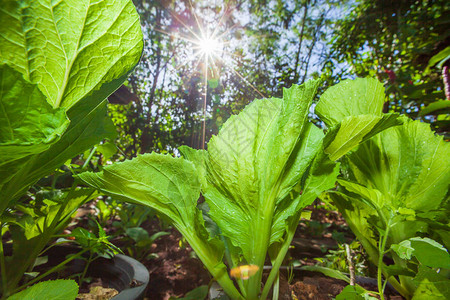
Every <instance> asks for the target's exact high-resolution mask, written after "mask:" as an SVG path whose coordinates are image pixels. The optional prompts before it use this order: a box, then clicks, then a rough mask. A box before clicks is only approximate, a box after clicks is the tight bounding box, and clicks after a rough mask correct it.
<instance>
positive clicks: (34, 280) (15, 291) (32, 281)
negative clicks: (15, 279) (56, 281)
mask: <svg viewBox="0 0 450 300" xmlns="http://www.w3.org/2000/svg"><path fill="white" fill-rule="evenodd" d="M88 250H89V249H84V250H82V251H80V252H78V253H77V254H75V255H72V256H71V257H69V258H67V259H66V260H64V261H63V262H62V263H60V264H58V265H56V266H54V267H53V268H51V269H50V270H48V271H47V272H45V273H44V274H42V275H40V276H38V277H36V278H34V279H33V280H30V281H28V282H27V283H25V284H24V285H22V286H20V287H18V288H17V289H15V290H14V291H13V294H14V293H17V292H18V291H20V290H23V289H24V288H26V287H27V286H29V285H32V284H33V283H35V282H38V281H39V280H41V279H43V278H45V277H46V276H48V275H50V274H51V273H53V272H56V271H58V270H59V269H60V268H61V267H63V266H65V265H66V264H67V263H69V262H70V261H72V260H74V259H75V258H78V257H79V256H81V255H83V254H84V253H85V252H87V251H88Z"/></svg>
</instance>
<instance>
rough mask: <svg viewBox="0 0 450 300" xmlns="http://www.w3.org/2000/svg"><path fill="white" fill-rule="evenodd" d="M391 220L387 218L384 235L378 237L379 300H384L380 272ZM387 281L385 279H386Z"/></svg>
mask: <svg viewBox="0 0 450 300" xmlns="http://www.w3.org/2000/svg"><path fill="white" fill-rule="evenodd" d="M391 220H392V218H389V220H388V221H387V224H386V232H385V234H384V235H380V241H379V246H378V249H379V250H378V254H379V255H378V271H377V273H378V274H377V275H378V276H377V281H378V292H379V294H380V299H381V300H384V287H385V285H383V278H382V271H383V257H384V253H385V252H384V250H385V248H386V243H387V239H388V235H389V229H390V226H391ZM386 280H387V278H386Z"/></svg>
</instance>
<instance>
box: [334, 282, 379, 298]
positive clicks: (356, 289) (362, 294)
mask: <svg viewBox="0 0 450 300" xmlns="http://www.w3.org/2000/svg"><path fill="white" fill-rule="evenodd" d="M375 299H378V298H376V297H373V296H371V295H370V294H369V292H368V291H366V290H365V289H363V288H361V287H360V286H352V285H347V286H346V287H345V288H344V289H343V290H342V292H340V293H339V295H337V296H336V300H375Z"/></svg>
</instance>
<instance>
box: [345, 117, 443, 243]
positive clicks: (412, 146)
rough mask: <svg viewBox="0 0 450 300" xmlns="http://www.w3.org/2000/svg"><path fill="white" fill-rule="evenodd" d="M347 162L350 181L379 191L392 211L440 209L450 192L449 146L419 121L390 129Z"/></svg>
mask: <svg viewBox="0 0 450 300" xmlns="http://www.w3.org/2000/svg"><path fill="white" fill-rule="evenodd" d="M347 159H348V163H349V171H350V173H349V174H350V176H349V178H348V179H349V180H350V181H354V182H358V183H359V184H361V185H363V186H365V187H367V188H370V189H376V190H378V191H379V192H380V193H381V194H383V196H384V201H385V203H384V204H385V205H388V206H390V207H392V209H396V208H399V207H405V208H409V209H413V210H423V211H429V210H433V209H437V208H438V207H439V206H440V204H441V202H442V200H443V199H444V197H445V195H446V193H447V191H448V183H449V182H450V145H449V144H448V143H445V142H444V141H443V139H442V137H438V136H435V135H434V134H433V132H432V131H431V130H430V127H429V125H427V124H424V123H421V122H419V121H415V122H407V123H406V124H404V125H402V126H397V127H393V128H390V129H387V130H386V131H384V132H382V133H380V134H379V135H378V136H376V137H374V138H373V139H371V140H370V141H368V142H367V143H364V144H363V145H361V146H360V147H359V148H358V150H357V151H355V152H354V153H351V154H349V155H348V156H347ZM399 242H400V241H399Z"/></svg>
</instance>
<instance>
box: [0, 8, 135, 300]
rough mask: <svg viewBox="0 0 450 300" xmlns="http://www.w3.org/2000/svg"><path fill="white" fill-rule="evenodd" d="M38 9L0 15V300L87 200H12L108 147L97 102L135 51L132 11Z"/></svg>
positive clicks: (74, 196) (106, 125) (108, 130)
mask: <svg viewBox="0 0 450 300" xmlns="http://www.w3.org/2000/svg"><path fill="white" fill-rule="evenodd" d="M47 2H48V1H13V0H7V1H3V2H2V9H1V10H0V28H1V29H0V91H1V92H0V99H1V100H0V104H1V106H2V107H3V110H2V112H1V113H0V120H1V121H2V122H1V125H0V150H1V152H2V154H3V153H4V154H5V155H2V157H1V158H0V199H1V200H0V216H1V221H2V224H1V225H2V235H3V234H4V233H5V232H6V231H7V230H8V229H9V230H11V233H12V236H13V237H12V238H13V240H14V242H15V243H14V252H13V256H11V257H6V259H5V257H4V252H3V247H2V248H1V249H0V250H1V251H0V258H1V259H0V262H1V269H2V274H1V277H2V286H1V287H2V294H3V296H8V294H9V293H11V291H14V290H16V288H17V285H18V283H19V281H20V279H21V277H22V275H23V273H24V272H25V271H26V270H27V269H29V268H31V267H32V266H33V264H34V260H35V259H36V258H37V257H38V254H39V253H40V252H41V251H42V249H43V248H44V247H45V245H46V244H47V243H48V242H49V241H50V239H51V238H52V236H53V235H54V234H55V233H56V232H57V231H58V230H61V229H62V227H61V226H63V224H66V222H67V221H68V219H69V218H70V216H71V215H72V213H73V211H74V210H75V209H76V208H77V206H78V205H81V204H82V203H83V202H84V201H86V200H87V199H88V198H89V195H81V194H83V193H85V191H83V190H80V191H76V185H74V186H73V187H72V189H71V191H70V192H69V193H68V194H66V195H65V196H64V197H63V198H58V197H55V198H52V197H50V198H48V199H45V200H44V201H43V203H44V204H42V203H38V201H35V200H37V199H36V198H37V197H36V198H35V195H33V194H30V198H31V199H29V198H26V197H24V198H23V199H21V197H22V196H23V195H24V194H25V193H26V191H27V190H28V189H29V187H30V186H31V185H33V184H35V183H36V182H37V181H38V180H39V179H40V178H42V177H44V176H47V175H48V174H50V173H52V172H53V171H54V170H55V169H57V168H59V167H60V166H61V165H63V164H64V163H66V162H67V161H68V160H69V159H71V158H73V157H75V156H76V155H78V154H80V153H82V152H84V151H86V150H87V149H89V148H91V147H93V146H94V145H96V144H98V143H99V142H100V141H102V140H103V139H104V138H109V139H111V138H113V137H114V134H115V129H114V127H113V125H112V122H111V121H110V120H109V119H108V118H107V117H106V100H105V98H106V97H107V96H108V95H109V94H111V93H112V92H113V91H114V90H115V89H117V88H118V87H119V86H120V85H121V84H122V82H123V81H124V80H125V78H126V77H127V76H128V74H129V73H130V71H131V70H132V69H133V67H134V65H135V64H136V63H137V62H138V60H139V57H140V54H141V51H142V46H143V41H142V33H141V30H140V24H139V18H138V15H137V13H136V12H135V9H134V6H133V4H132V2H131V1H127V0H104V1H98V2H96V4H95V5H93V4H91V3H90V1H87V0H84V1H71V0H66V1H59V2H57V3H56V2H55V3H47ZM53 187H54V186H53ZM80 193H81V194H80ZM89 193H91V192H89ZM16 204H17V205H16ZM14 205H16V206H14ZM18 211H21V212H22V216H20V215H19V214H18ZM11 213H13V214H16V215H13V217H12V218H10V217H11V216H10V215H9V214H11ZM17 216H19V217H18V220H17V219H15V217H17ZM8 225H11V226H9V227H8Z"/></svg>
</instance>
